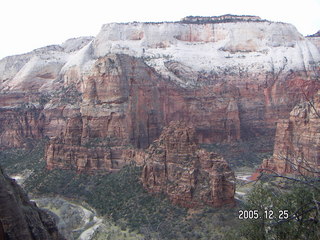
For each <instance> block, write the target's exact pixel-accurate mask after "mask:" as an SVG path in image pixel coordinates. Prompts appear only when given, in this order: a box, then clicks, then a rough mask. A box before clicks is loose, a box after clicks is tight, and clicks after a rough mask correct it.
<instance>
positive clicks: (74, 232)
mask: <svg viewBox="0 0 320 240" xmlns="http://www.w3.org/2000/svg"><path fill="white" fill-rule="evenodd" d="M253 142H255V143H259V144H254V146H256V147H255V148H254V149H252V146H251V145H252V144H253ZM32 144H34V147H32V148H30V149H29V150H28V149H26V150H21V149H11V150H7V151H3V152H1V154H0V158H1V162H2V165H3V166H4V167H5V169H6V171H7V172H8V174H10V175H11V176H12V177H13V178H15V179H16V181H17V182H18V183H19V184H21V185H22V186H23V188H24V189H25V190H26V191H27V192H28V193H29V196H30V197H31V199H33V200H34V201H35V202H36V203H37V205H38V206H39V207H41V208H44V209H47V210H48V211H49V212H51V214H52V215H53V216H55V218H56V219H57V222H58V227H59V228H60V232H62V233H63V234H64V235H65V236H66V237H67V239H79V240H84V239H92V240H96V239H210V238H212V236H215V237H216V239H222V237H223V235H224V232H225V231H228V230H230V229H231V228H232V227H233V226H234V225H235V224H237V225H238V224H241V222H239V220H238V216H237V215H238V209H239V208H241V206H242V204H243V203H242V202H243V199H244V197H245V194H246V193H247V191H249V190H250V189H251V187H252V182H250V181H249V180H248V178H249V177H250V176H251V174H252V173H253V172H254V170H255V167H256V166H258V164H259V162H261V158H264V157H265V156H268V155H270V154H271V149H272V148H270V144H269V143H268V141H266V139H263V138H261V139H255V140H250V141H247V142H236V143H233V144H219V145H203V147H204V148H206V149H211V150H215V151H217V150H220V151H221V153H225V156H224V157H225V158H226V159H227V160H228V161H229V162H230V164H232V163H233V164H232V167H233V169H234V170H235V173H236V185H237V188H236V199H237V206H236V207H235V208H221V209H217V208H212V207H205V208H203V209H193V210H188V209H186V208H183V207H179V206H175V205H172V204H171V203H170V202H169V201H168V200H167V199H166V197H165V196H163V195H161V194H153V195H152V194H149V193H147V192H146V191H145V190H144V189H143V187H142V184H141V182H140V179H139V177H140V172H141V168H140V167H137V166H135V165H131V166H126V167H124V168H123V169H122V170H120V171H119V172H116V173H112V174H95V175H87V174H77V173H76V172H75V171H73V170H61V169H55V170H52V171H47V170H45V162H44V161H43V149H44V142H41V143H37V144H36V143H32ZM267 150H268V151H267ZM236 162H241V164H239V166H237V165H236V164H235V163H236ZM208 237H210V238H208Z"/></svg>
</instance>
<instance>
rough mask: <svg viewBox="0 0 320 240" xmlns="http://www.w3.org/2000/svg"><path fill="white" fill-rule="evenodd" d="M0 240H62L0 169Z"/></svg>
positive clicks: (50, 222) (48, 219) (51, 223)
mask: <svg viewBox="0 0 320 240" xmlns="http://www.w3.org/2000/svg"><path fill="white" fill-rule="evenodd" d="M0 239H8V240H9V239H10V240H11V239H12V240H20V239H21V240H63V239H64V238H63V237H62V236H61V235H60V234H59V232H58V230H57V227H56V224H55V222H54V220H53V218H52V217H51V216H50V215H48V214H47V213H46V212H44V211H42V210H40V209H39V208H37V207H36V205H35V203H33V202H30V200H29V198H28V197H27V195H26V194H25V193H24V192H23V190H22V189H21V188H20V186H19V185H18V184H17V183H16V182H15V180H13V179H10V178H9V177H8V176H7V175H6V174H5V173H4V172H3V170H2V169H1V168H0Z"/></svg>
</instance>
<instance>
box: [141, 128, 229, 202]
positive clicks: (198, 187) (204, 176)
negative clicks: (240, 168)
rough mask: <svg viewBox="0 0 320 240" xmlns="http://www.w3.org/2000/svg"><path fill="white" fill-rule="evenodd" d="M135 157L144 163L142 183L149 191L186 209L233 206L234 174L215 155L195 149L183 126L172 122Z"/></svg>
mask: <svg viewBox="0 0 320 240" xmlns="http://www.w3.org/2000/svg"><path fill="white" fill-rule="evenodd" d="M138 157H139V158H140V159H141V158H143V159H144V162H145V164H144V167H143V172H142V176H141V180H142V182H143V186H144V187H145V188H146V189H147V190H148V191H149V192H155V193H165V194H166V195H167V196H168V197H169V199H170V200H171V201H172V202H173V203H175V204H179V205H181V206H184V207H188V208H193V207H198V206H203V205H210V206H213V207H221V206H225V205H229V206H233V205H234V204H235V200H234V193H235V185H234V184H235V177H234V173H233V171H232V170H231V169H230V167H229V166H228V164H227V162H226V161H225V160H224V159H223V158H222V157H221V156H219V155H218V154H216V153H209V152H207V151H205V150H203V149H199V148H198V146H197V144H196V143H195V134H194V129H193V128H191V127H188V126H187V124H186V123H183V122H171V123H170V124H169V126H168V127H166V128H164V130H163V132H162V134H161V135H160V137H159V139H157V140H156V141H154V142H153V144H152V145H151V146H150V147H149V148H148V149H147V150H146V151H145V153H144V154H141V152H140V154H139V155H138Z"/></svg>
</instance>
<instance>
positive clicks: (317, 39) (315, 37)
mask: <svg viewBox="0 0 320 240" xmlns="http://www.w3.org/2000/svg"><path fill="white" fill-rule="evenodd" d="M307 39H308V40H309V41H311V42H312V43H313V44H314V45H316V46H317V47H318V49H320V30H319V31H318V32H316V33H315V34H312V35H310V36H307Z"/></svg>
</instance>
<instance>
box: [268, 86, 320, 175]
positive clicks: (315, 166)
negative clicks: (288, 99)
mask: <svg viewBox="0 0 320 240" xmlns="http://www.w3.org/2000/svg"><path fill="white" fill-rule="evenodd" d="M310 101H311V103H310V102H304V103H302V104H299V105H297V106H295V107H294V108H293V110H292V111H291V113H290V117H289V119H285V120H280V121H279V122H278V124H277V133H276V140H275V145H274V153H273V157H272V158H271V159H266V160H264V162H263V164H262V168H266V169H272V170H274V171H276V172H278V173H281V174H286V173H294V174H300V173H302V174H307V175H313V174H315V175H318V174H319V172H318V173H316V172H317V171H319V166H320V141H319V140H320V91H319V92H318V94H316V95H315V97H314V99H312V100H310Z"/></svg>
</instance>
